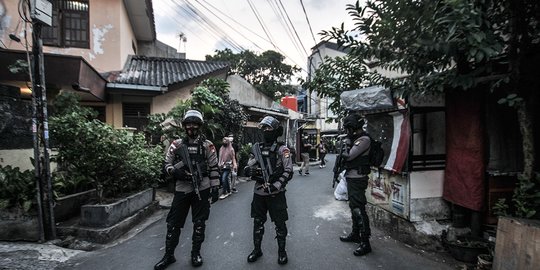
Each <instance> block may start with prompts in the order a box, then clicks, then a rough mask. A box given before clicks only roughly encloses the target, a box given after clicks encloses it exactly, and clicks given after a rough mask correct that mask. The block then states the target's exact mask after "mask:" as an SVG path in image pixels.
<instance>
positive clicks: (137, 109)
mask: <svg viewBox="0 0 540 270" xmlns="http://www.w3.org/2000/svg"><path fill="white" fill-rule="evenodd" d="M122 107H123V117H124V123H123V125H122V126H124V127H134V128H136V129H137V130H139V131H141V130H144V128H145V127H146V126H147V125H148V115H149V114H150V104H149V103H123V104H122Z"/></svg>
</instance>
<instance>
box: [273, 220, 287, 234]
mask: <svg viewBox="0 0 540 270" xmlns="http://www.w3.org/2000/svg"><path fill="white" fill-rule="evenodd" d="M275 224H276V238H285V237H286V236H287V233H288V231H287V225H285V221H282V222H276V223H275Z"/></svg>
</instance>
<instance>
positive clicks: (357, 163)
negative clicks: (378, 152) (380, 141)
mask: <svg viewBox="0 0 540 270" xmlns="http://www.w3.org/2000/svg"><path fill="white" fill-rule="evenodd" d="M369 147H370V148H371V145H370V146H369ZM370 148H368V149H367V150H366V152H365V153H369V149H370ZM365 153H362V154H361V155H359V156H357V157H356V158H355V159H353V160H350V161H347V162H346V163H345V169H358V170H359V171H360V173H362V174H368V173H370V172H371V169H370V167H369V155H364V154H365Z"/></svg>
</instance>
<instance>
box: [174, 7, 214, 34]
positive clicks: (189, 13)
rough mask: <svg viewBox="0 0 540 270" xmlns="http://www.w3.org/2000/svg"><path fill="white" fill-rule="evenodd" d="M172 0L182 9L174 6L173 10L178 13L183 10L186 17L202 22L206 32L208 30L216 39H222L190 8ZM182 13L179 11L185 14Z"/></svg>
mask: <svg viewBox="0 0 540 270" xmlns="http://www.w3.org/2000/svg"><path fill="white" fill-rule="evenodd" d="M171 2H172V3H173V4H174V5H175V6H176V7H177V8H179V9H180V10H178V9H175V8H173V10H175V12H177V13H178V12H179V11H183V12H182V13H183V15H185V16H186V17H188V18H190V19H192V20H193V21H194V22H196V23H198V24H200V25H201V28H202V29H203V30H205V31H206V32H208V33H209V34H210V35H212V36H213V37H214V38H215V39H217V40H220V39H221V37H220V36H219V35H218V34H217V33H216V32H214V31H212V29H211V28H209V27H208V26H207V25H205V24H204V23H202V22H201V21H200V18H198V17H197V16H195V15H194V14H193V13H192V12H190V10H189V9H186V8H185V7H183V6H182V5H180V4H179V3H176V2H175V1H173V0H171ZM182 13H178V14H179V15H180V16H181V17H183V16H182Z"/></svg>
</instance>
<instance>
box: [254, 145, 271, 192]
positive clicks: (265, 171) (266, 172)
mask: <svg viewBox="0 0 540 270" xmlns="http://www.w3.org/2000/svg"><path fill="white" fill-rule="evenodd" d="M253 155H255V160H257V162H258V163H259V166H260V167H261V171H262V177H263V180H264V184H263V186H262V188H264V189H266V191H268V193H271V192H270V176H272V174H273V172H272V166H266V165H265V163H264V158H263V156H262V153H261V147H260V146H259V143H255V144H254V145H253ZM268 164H270V162H269V161H268Z"/></svg>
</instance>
